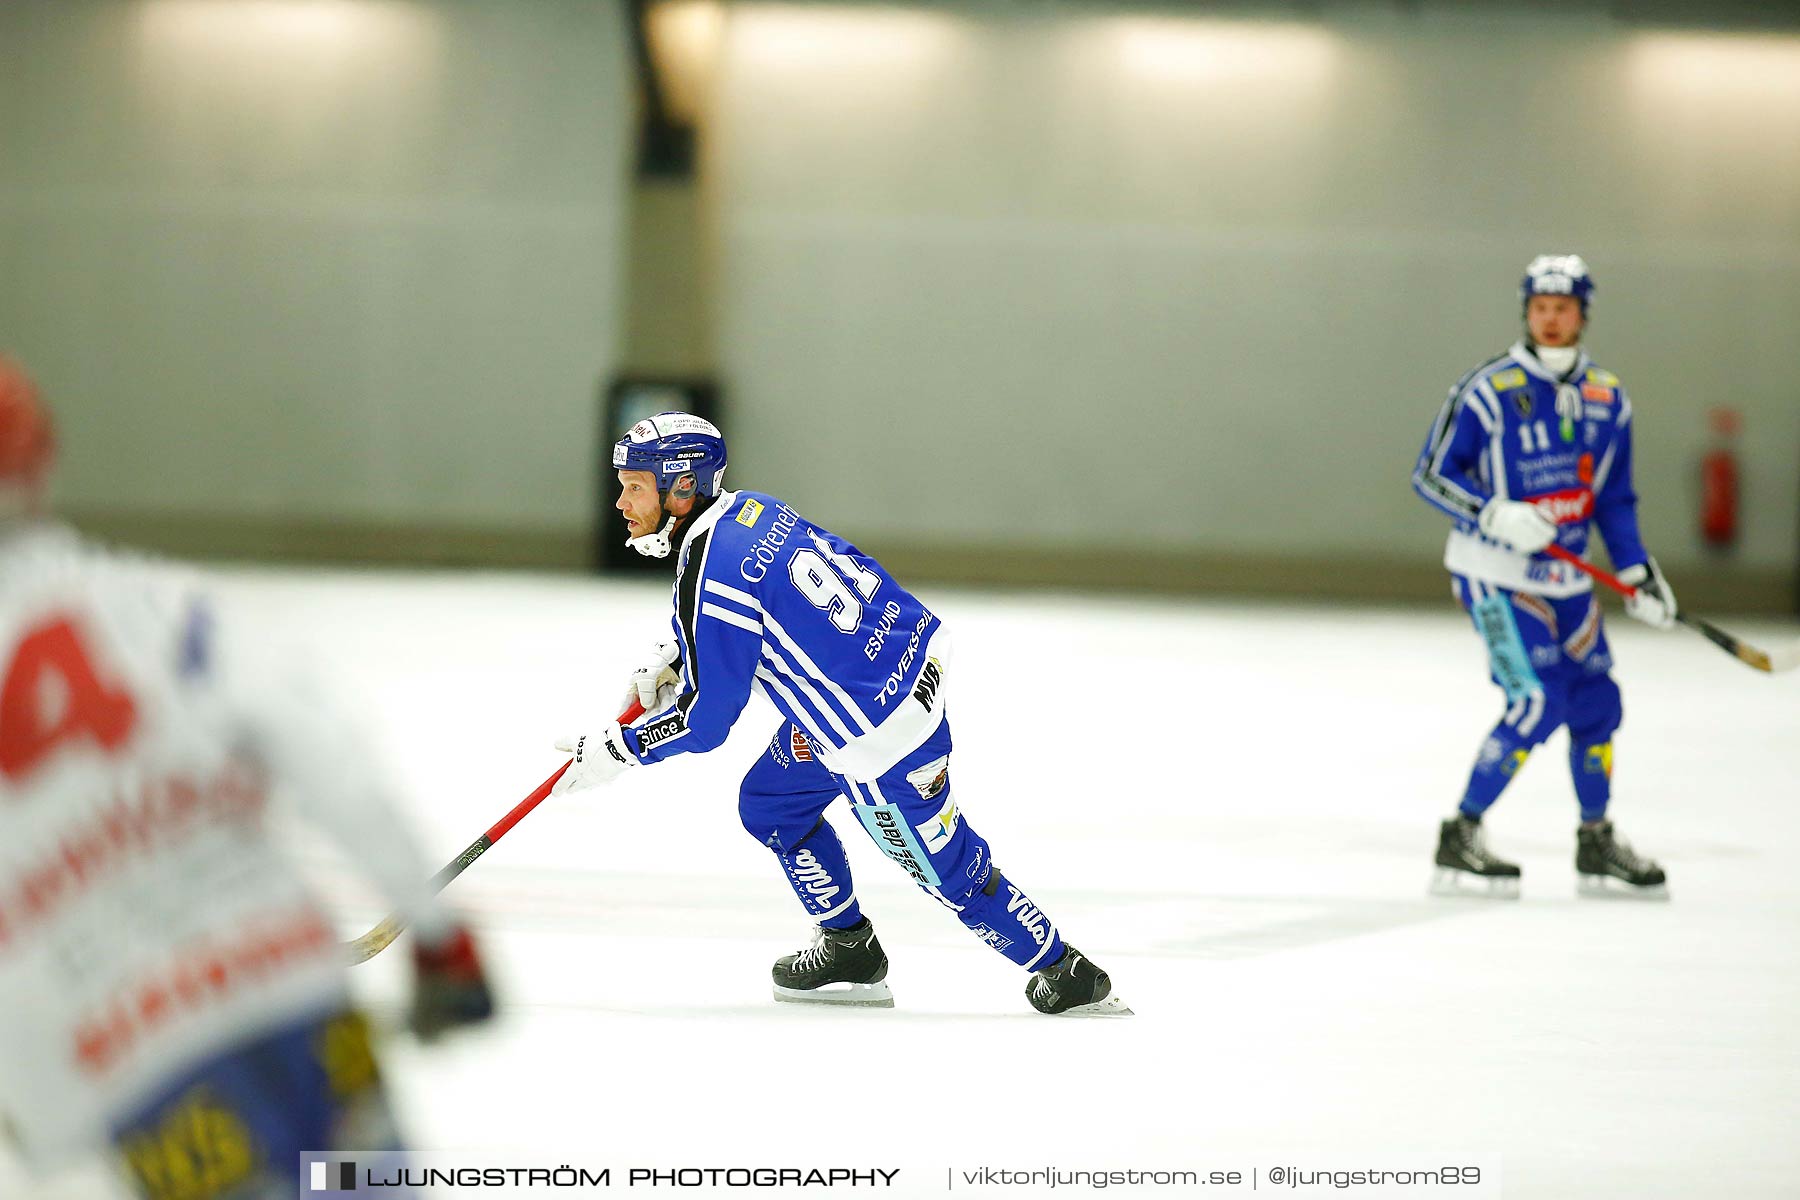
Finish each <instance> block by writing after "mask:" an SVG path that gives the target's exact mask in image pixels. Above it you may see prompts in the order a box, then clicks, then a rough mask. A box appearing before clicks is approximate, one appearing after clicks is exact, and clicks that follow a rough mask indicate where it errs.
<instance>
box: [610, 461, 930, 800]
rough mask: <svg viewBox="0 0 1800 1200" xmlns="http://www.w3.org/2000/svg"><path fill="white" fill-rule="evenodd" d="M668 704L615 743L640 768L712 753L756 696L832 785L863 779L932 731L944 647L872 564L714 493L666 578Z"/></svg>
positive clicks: (834, 541) (775, 515)
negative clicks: (670, 601) (677, 661)
mask: <svg viewBox="0 0 1800 1200" xmlns="http://www.w3.org/2000/svg"><path fill="white" fill-rule="evenodd" d="M673 623H674V627H675V637H676V640H677V642H678V643H679V644H680V646H681V694H680V696H679V697H678V698H677V699H676V701H675V703H674V705H673V706H671V707H670V708H667V709H664V710H662V711H660V712H657V713H652V714H651V715H650V716H649V717H647V718H645V719H644V720H643V721H642V722H641V723H640V724H639V725H637V726H636V727H635V728H633V729H630V730H628V731H627V733H626V738H627V741H629V742H630V743H631V747H632V749H633V750H635V751H636V752H637V754H638V757H639V759H641V760H642V761H644V762H659V761H661V760H662V759H665V758H670V757H673V756H674V755H677V754H687V753H699V752H703V751H706V750H711V749H713V748H714V747H716V746H718V745H720V744H721V743H722V742H724V740H725V736H726V734H727V733H729V732H730V731H731V727H732V725H733V724H735V723H736V721H737V718H738V714H740V713H741V712H743V710H744V705H745V703H746V702H747V701H748V700H749V698H750V694H751V692H752V691H753V690H760V691H761V692H762V693H763V694H764V695H765V696H767V697H768V698H769V700H771V701H772V702H773V703H774V705H775V707H776V708H778V709H780V710H781V711H782V712H783V713H784V714H786V715H787V717H788V718H789V719H790V720H792V721H793V722H794V723H795V724H797V725H799V726H800V728H801V729H803V730H805V731H806V733H807V736H808V737H809V738H810V739H811V741H812V743H813V750H814V752H815V753H816V754H817V755H818V757H819V761H820V762H821V763H823V764H824V765H825V766H826V767H827V768H829V769H830V770H832V771H834V772H836V773H837V774H839V775H846V776H849V777H850V778H852V779H857V780H869V779H874V778H876V777H878V776H879V775H881V773H882V772H884V771H886V770H887V769H888V768H889V767H891V766H893V765H894V764H895V763H897V762H899V761H900V760H901V759H902V758H904V757H905V756H906V755H907V754H909V753H911V752H912V751H913V750H915V749H917V748H918V747H919V746H920V745H921V744H923V743H924V741H925V739H926V738H928V737H930V736H931V734H932V733H933V732H934V731H935V730H936V729H937V727H938V725H939V724H940V723H941V722H942V721H943V719H944V705H943V698H942V696H941V694H940V693H941V689H942V687H943V685H944V676H945V672H946V671H947V669H948V667H949V659H950V647H949V637H948V635H947V633H946V632H945V630H944V628H943V624H942V622H940V621H939V620H938V618H937V616H936V614H934V613H933V612H932V611H931V610H930V609H928V608H926V607H925V606H924V605H923V604H921V603H920V602H919V601H918V600H917V599H916V598H915V597H914V596H912V595H911V594H910V593H909V592H907V591H906V590H905V589H904V588H902V587H901V586H900V585H899V584H898V583H895V582H894V580H893V577H892V576H890V575H889V574H888V573H887V572H886V571H884V570H882V568H881V564H880V563H878V562H876V561H875V560H874V559H872V558H870V557H869V556H868V555H866V554H864V553H863V552H862V551H860V550H858V549H857V548H856V547H855V546H852V545H851V544H850V543H849V542H846V541H845V540H844V539H842V538H840V537H838V536H837V535H836V534H833V533H831V532H829V531H827V530H825V529H822V528H820V527H819V526H817V525H815V524H813V523H812V522H811V521H808V520H807V519H806V518H804V517H802V516H801V515H800V514H799V513H797V512H795V511H794V510H793V509H792V508H789V507H788V506H787V505H786V504H784V503H782V502H781V501H780V500H777V499H776V498H775V497H773V496H767V495H762V494H760V493H757V492H722V493H720V495H719V497H718V499H717V500H715V501H714V502H713V504H712V505H711V506H710V507H709V508H707V510H706V511H705V512H704V513H702V514H701V516H700V517H699V518H698V519H697V520H696V521H695V522H694V524H693V526H692V527H691V528H690V529H689V530H688V531H687V532H686V535H685V536H684V538H683V540H682V544H681V554H680V558H679V559H678V560H677V563H676V568H675V616H674V618H673Z"/></svg>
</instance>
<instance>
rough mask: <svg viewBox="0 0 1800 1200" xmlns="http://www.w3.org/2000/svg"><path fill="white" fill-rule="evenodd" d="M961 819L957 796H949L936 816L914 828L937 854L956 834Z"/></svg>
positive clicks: (931, 850) (928, 848) (930, 849)
mask: <svg viewBox="0 0 1800 1200" xmlns="http://www.w3.org/2000/svg"><path fill="white" fill-rule="evenodd" d="M947 773H948V772H946V774H947ZM921 790H923V789H921ZM961 820H962V814H961V813H959V812H957V811H956V797H955V796H947V797H945V799H944V807H942V808H940V809H938V810H937V815H936V816H935V817H932V818H931V819H930V820H929V821H924V822H921V823H920V824H918V825H914V826H913V828H914V829H916V830H918V833H919V836H920V837H921V838H923V839H924V840H925V849H926V850H928V851H930V852H931V853H933V854H936V853H938V851H940V850H942V849H943V848H944V847H945V846H948V845H949V844H950V839H951V838H953V837H955V836H956V827H957V825H958V823H959V822H960V821H961Z"/></svg>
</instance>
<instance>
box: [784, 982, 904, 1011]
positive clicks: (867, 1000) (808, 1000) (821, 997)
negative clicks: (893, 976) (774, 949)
mask: <svg viewBox="0 0 1800 1200" xmlns="http://www.w3.org/2000/svg"><path fill="white" fill-rule="evenodd" d="M770 986H771V987H772V988H774V990H775V999H777V1000H779V1001H781V1002H782V1003H784V1004H837V1005H842V1006H845V1007H849V1008H892V1007H894V993H893V990H892V989H891V988H889V987H888V985H887V984H885V983H828V984H826V985H825V986H824V987H818V988H813V989H812V990H811V991H803V990H801V989H800V988H784V987H782V986H781V985H780V984H778V983H776V984H771V985H770Z"/></svg>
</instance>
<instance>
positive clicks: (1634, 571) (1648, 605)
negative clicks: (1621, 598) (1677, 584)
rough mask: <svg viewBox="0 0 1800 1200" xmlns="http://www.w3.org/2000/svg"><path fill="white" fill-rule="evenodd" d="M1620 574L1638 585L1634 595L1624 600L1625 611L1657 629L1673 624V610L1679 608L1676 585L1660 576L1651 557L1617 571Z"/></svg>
mask: <svg viewBox="0 0 1800 1200" xmlns="http://www.w3.org/2000/svg"><path fill="white" fill-rule="evenodd" d="M1619 578H1620V579H1621V580H1623V581H1624V582H1626V583H1629V584H1630V585H1631V586H1632V587H1634V588H1636V589H1637V595H1635V596H1632V597H1630V598H1628V599H1627V600H1626V601H1625V611H1626V612H1627V613H1629V614H1630V615H1632V616H1634V617H1636V618H1637V619H1638V620H1640V621H1642V622H1643V623H1644V624H1646V625H1651V626H1654V627H1655V628H1657V629H1667V628H1669V627H1670V626H1671V625H1673V624H1675V614H1676V613H1678V612H1680V611H1681V610H1680V609H1679V608H1677V607H1676V604H1675V589H1674V588H1672V587H1670V586H1669V581H1668V580H1667V579H1664V578H1663V573H1662V568H1661V567H1659V566H1657V565H1656V560H1655V559H1654V558H1653V559H1650V560H1649V561H1648V562H1641V563H1639V564H1637V566H1635V567H1626V568H1625V569H1624V570H1623V571H1620V572H1619Z"/></svg>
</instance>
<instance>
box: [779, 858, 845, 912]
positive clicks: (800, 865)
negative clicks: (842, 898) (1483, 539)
mask: <svg viewBox="0 0 1800 1200" xmlns="http://www.w3.org/2000/svg"><path fill="white" fill-rule="evenodd" d="M788 875H789V876H790V877H791V878H792V879H793V881H794V890H795V891H797V892H804V893H806V895H805V896H803V897H802V899H804V900H806V902H807V903H808V904H811V905H814V906H816V907H817V908H818V909H819V910H820V911H824V910H825V909H828V908H830V907H831V902H832V901H833V900H835V899H836V898H837V896H838V893H840V892H842V891H843V890H844V889H842V888H840V887H839V886H838V885H837V881H836V880H835V879H833V878H832V877H831V872H830V871H828V870H826V869H825V864H824V863H821V862H820V861H819V860H818V858H817V856H815V855H814V854H813V852H812V851H811V850H796V851H795V852H794V858H793V861H792V862H790V863H789V864H788Z"/></svg>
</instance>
